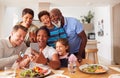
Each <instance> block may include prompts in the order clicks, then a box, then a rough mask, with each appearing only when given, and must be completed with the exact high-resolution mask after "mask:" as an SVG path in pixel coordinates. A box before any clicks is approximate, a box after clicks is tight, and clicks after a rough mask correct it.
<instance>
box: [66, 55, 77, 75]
mask: <svg viewBox="0 0 120 78" xmlns="http://www.w3.org/2000/svg"><path fill="white" fill-rule="evenodd" d="M76 61H77V58H76V57H75V55H74V54H71V55H70V56H69V58H68V71H69V72H70V73H75V71H76Z"/></svg>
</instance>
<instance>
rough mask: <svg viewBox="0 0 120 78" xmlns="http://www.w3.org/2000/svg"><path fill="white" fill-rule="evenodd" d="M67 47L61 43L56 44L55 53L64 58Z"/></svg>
mask: <svg viewBox="0 0 120 78" xmlns="http://www.w3.org/2000/svg"><path fill="white" fill-rule="evenodd" d="M67 50H68V46H65V45H63V44H62V43H61V42H59V41H57V42H56V51H57V52H58V54H59V55H60V56H64V55H65V54H66V53H67Z"/></svg>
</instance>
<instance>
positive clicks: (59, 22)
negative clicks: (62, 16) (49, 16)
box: [52, 21, 61, 28]
mask: <svg viewBox="0 0 120 78" xmlns="http://www.w3.org/2000/svg"><path fill="white" fill-rule="evenodd" d="M52 24H53V25H55V26H56V27H57V28H59V27H60V26H61V21H58V23H57V24H56V23H54V22H52Z"/></svg>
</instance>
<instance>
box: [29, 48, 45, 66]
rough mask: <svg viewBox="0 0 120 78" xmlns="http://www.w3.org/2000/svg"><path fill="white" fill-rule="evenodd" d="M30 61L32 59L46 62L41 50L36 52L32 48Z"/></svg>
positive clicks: (42, 62) (41, 62)
mask: <svg viewBox="0 0 120 78" xmlns="http://www.w3.org/2000/svg"><path fill="white" fill-rule="evenodd" d="M31 54H32V56H31V61H34V62H36V63H40V64H46V63H47V58H45V57H44V55H43V53H42V52H39V53H38V52H36V51H35V50H32V52H31Z"/></svg>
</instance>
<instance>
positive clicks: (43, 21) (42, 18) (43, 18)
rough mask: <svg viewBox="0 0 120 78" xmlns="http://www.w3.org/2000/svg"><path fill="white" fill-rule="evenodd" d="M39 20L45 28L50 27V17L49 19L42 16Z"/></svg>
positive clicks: (46, 16)
mask: <svg viewBox="0 0 120 78" xmlns="http://www.w3.org/2000/svg"><path fill="white" fill-rule="evenodd" d="M40 19H41V22H42V23H43V24H44V25H45V26H47V27H49V26H51V21H50V17H49V16H48V15H43V16H41V18H40Z"/></svg>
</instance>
